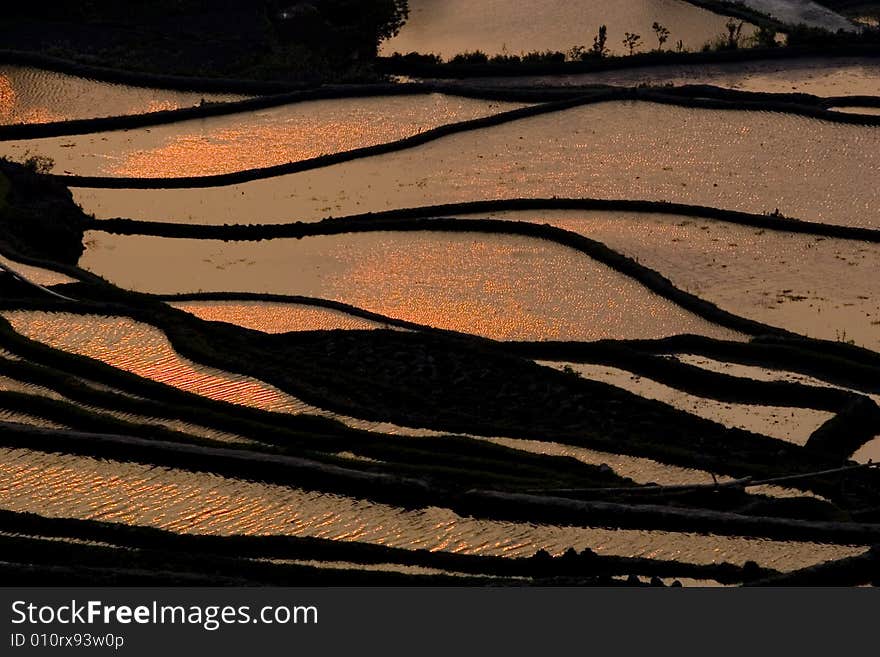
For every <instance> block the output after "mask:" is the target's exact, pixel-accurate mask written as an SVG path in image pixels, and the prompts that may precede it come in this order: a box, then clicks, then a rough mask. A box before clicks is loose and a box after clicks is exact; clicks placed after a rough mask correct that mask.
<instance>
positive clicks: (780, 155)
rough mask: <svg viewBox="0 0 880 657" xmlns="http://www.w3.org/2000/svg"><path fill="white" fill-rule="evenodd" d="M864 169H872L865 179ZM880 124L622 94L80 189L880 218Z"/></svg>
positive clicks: (228, 200) (183, 201)
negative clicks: (286, 169) (291, 167)
mask: <svg viewBox="0 0 880 657" xmlns="http://www.w3.org/2000/svg"><path fill="white" fill-rule="evenodd" d="M853 172H858V175H853ZM877 178H880V128H877V127H863V126H855V125H844V124H836V123H831V122H827V121H819V120H816V119H808V118H804V117H800V116H792V115H786V114H776V113H769V112H743V111H734V110H705V109H690V108H682V107H673V106H668V105H657V104H654V103H646V102H613V103H601V104H598V105H590V106H586V107H580V108H575V109H571V110H567V111H563V112H555V113H552V114H548V115H543V116H538V117H532V118H529V119H524V120H521V121H515V122H512V123H508V124H505V125H501V126H496V127H493V128H487V129H484V130H480V131H479V132H476V133H462V134H457V135H453V136H450V137H446V138H443V139H440V140H437V141H434V142H431V143H429V144H425V145H424V146H420V147H417V148H413V149H409V150H406V151H402V152H397V153H389V154H386V155H381V156H376V157H371V158H367V159H362V160H357V161H352V162H346V163H343V164H339V165H334V166H331V167H327V168H325V169H321V170H316V171H308V172H303V173H299V174H293V175H289V176H283V177H280V178H275V179H270V180H261V181H255V182H251V183H246V184H243V185H233V186H230V187H223V188H212V189H208V190H205V189H196V190H162V191H155V190H148V191H143V190H141V191H134V190H86V189H82V190H76V191H75V198H76V199H77V200H78V201H79V202H80V203H81V204H82V205H83V207H84V208H85V209H86V211H88V212H94V213H95V214H96V215H97V216H98V217H99V218H104V217H131V218H138V219H151V220H158V221H177V222H187V223H206V224H207V223H210V224H223V223H260V222H267V223H272V222H279V221H281V222H284V221H293V220H303V221H312V220H316V219H320V218H323V217H327V216H337V217H338V216H343V215H349V214H359V213H363V212H369V211H382V210H391V209H396V208H410V207H418V206H422V205H433V204H438V203H450V202H460V201H475V200H481V199H498V198H517V197H541V198H549V197H552V196H559V197H592V198H612V199H645V200H658V201H663V200H665V201H675V202H681V203H691V204H697V205H706V206H712V207H720V208H727V209H732V210H743V211H747V212H754V213H774V212H775V211H776V210H777V209H778V210H779V211H780V212H781V213H783V214H785V215H787V216H792V217H797V218H800V219H809V220H814V221H825V222H829V223H837V224H844V225H853V226H874V227H880V215H878V213H877V208H878V207H880V187H878V186H877V185H875V184H874V181H875V180H876V179H877Z"/></svg>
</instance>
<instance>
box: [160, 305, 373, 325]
mask: <svg viewBox="0 0 880 657" xmlns="http://www.w3.org/2000/svg"><path fill="white" fill-rule="evenodd" d="M171 305H172V306H174V307H175V308H178V309H180V310H185V311H186V312H188V313H191V314H193V315H195V316H196V317H198V318H199V319H204V320H206V321H209V322H227V323H229V324H236V325H238V326H242V327H244V328H249V329H253V330H255V331H263V332H264V333H287V332H289V331H332V330H336V329H343V330H348V331H351V330H366V329H375V328H385V327H386V325H385V324H380V323H377V322H372V321H370V320H368V319H362V318H360V317H355V316H353V315H348V314H346V313H342V312H338V311H336V310H328V309H326V308H317V307H314V306H303V305H298V304H292V303H271V302H263V301H186V302H178V303H173V304H171Z"/></svg>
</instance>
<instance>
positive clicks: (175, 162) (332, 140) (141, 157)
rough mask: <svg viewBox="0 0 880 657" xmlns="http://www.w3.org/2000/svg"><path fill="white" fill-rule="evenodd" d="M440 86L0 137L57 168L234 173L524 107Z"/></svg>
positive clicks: (16, 151)
mask: <svg viewBox="0 0 880 657" xmlns="http://www.w3.org/2000/svg"><path fill="white" fill-rule="evenodd" d="M522 106H523V105H522V104H518V103H499V102H495V101H482V100H471V99H467V98H459V97H455V96H444V95H441V94H425V95H417V96H380V97H371V98H344V99H338V100H319V101H312V102H305V103H295V104H292V105H285V106H282V107H274V108H270V109H263V110H256V111H252V112H246V113H242V114H231V115H227V116H219V117H211V118H207V119H196V120H190V121H183V122H180V123H173V124H170V125H159V126H152V127H149V128H138V129H134V130H117V131H112V132H101V133H95V134H88V135H78V136H66V137H53V138H48V139H30V140H22V141H12V142H0V153H3V154H6V155H8V156H10V157H11V158H12V159H17V160H20V159H23V158H24V154H25V153H26V152H30V153H40V154H41V155H46V156H49V157H51V158H52V159H53V160H54V161H55V169H54V171H55V172H56V173H68V174H77V175H83V176H92V175H110V176H126V177H179V176H197V175H210V174H218V173H229V172H231V171H241V170H244V169H254V168H259V167H266V166H272V165H276V164H284V163H286V162H295V161H298V160H305V159H308V158H312V157H317V156H319V155H326V154H328V153H337V152H340V151H347V150H353V149H355V148H362V147H365V146H373V145H376V144H381V143H385V142H389V141H396V140H398V139H402V138H403V137H409V136H411V135H415V134H418V133H420V132H424V131H425V130H430V129H431V128H435V127H437V126H439V125H443V124H446V123H457V122H460V121H467V120H470V119H476V118H480V117H483V116H487V115H491V114H496V113H500V112H504V111H507V110H512V109H516V108H518V107H522Z"/></svg>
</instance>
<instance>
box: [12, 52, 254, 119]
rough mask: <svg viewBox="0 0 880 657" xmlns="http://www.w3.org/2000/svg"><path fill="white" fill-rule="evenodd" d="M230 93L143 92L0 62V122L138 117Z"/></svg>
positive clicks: (223, 99)
mask: <svg viewBox="0 0 880 657" xmlns="http://www.w3.org/2000/svg"><path fill="white" fill-rule="evenodd" d="M242 98H243V96H240V95H236V94H210V93H195V92H186V91H171V90H167V89H147V88H141V87H131V86H127V85H122V84H111V83H108V82H99V81H97V80H88V79H85V78H80V77H75V76H72V75H66V74H64V73H56V72H54V71H46V70H41V69H36V68H31V67H25V66H11V65H8V64H0V124H4V125H5V124H13V123H48V122H51V121H71V120H75V119H92V118H100V117H103V116H121V115H124V114H143V113H146V112H158V111H160V110H173V109H180V108H182V107H194V106H196V105H198V104H199V103H201V102H203V101H204V102H214V103H218V102H229V101H234V100H241V99H242Z"/></svg>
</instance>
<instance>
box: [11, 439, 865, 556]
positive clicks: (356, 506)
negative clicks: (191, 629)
mask: <svg viewBox="0 0 880 657" xmlns="http://www.w3.org/2000/svg"><path fill="white" fill-rule="evenodd" d="M0 507H2V508H5V509H9V510H13V511H19V512H30V513H39V514H41V515H44V516H50V517H73V518H81V519H95V520H103V521H109V522H119V523H124V524H131V525H146V526H152V527H159V528H162V529H167V530H171V531H176V532H185V533H201V534H220V535H229V534H250V535H265V534H283V535H290V536H313V537H319V538H328V539H333V540H340V541H364V542H369V543H376V544H380V545H388V546H391V547H401V548H411V549H415V548H425V549H429V550H434V551H436V550H444V551H449V552H458V553H464V554H486V555H500V556H510V557H514V556H529V555H531V554H534V552H535V551H537V550H539V549H546V550H547V551H548V552H550V553H551V554H561V553H562V552H564V551H565V550H566V549H568V548H569V547H573V548H575V549H576V550H582V549H584V548H587V547H589V548H591V549H593V550H595V551H596V552H598V553H600V554H610V555H621V556H641V557H650V558H657V559H679V560H682V561H687V562H693V563H718V562H724V561H730V562H733V563H739V564H742V563H744V562H745V561H747V560H754V561H757V562H758V563H759V564H762V565H765V566H769V567H775V568H779V569H794V568H800V567H804V566H807V565H811V564H815V563H818V562H821V561H824V560H827V559H838V558H842V557H845V556H850V555H855V554H859V553H861V552H863V551H864V548H863V547H862V548H859V547H847V546H830V545H818V544H813V543H789V542H783V541H772V540H756V539H746V538H740V537H724V536H698V535H695V534H685V533H673V532H657V531H639V530H606V529H595V528H585V527H558V526H553V525H536V524H532V523H514V522H499V521H485V520H475V519H472V518H464V517H461V516H459V515H458V514H456V513H454V512H452V511H450V510H448V509H441V508H436V507H431V508H427V509H421V510H416V511H406V510H403V509H399V508H396V507H393V506H389V505H385V504H377V503H372V502H367V501H365V500H357V499H354V498H350V497H347V496H343V495H335V494H329V493H319V492H312V491H305V490H301V489H297V488H293V487H285V486H277V485H269V484H259V483H252V482H246V481H240V480H235V479H230V478H227V477H220V476H217V475H210V474H199V473H191V472H185V471H181V470H173V469H169V468H162V467H150V466H146V465H140V464H136V463H121V462H115V461H106V460H97V459H93V458H88V457H81V456H72V455H66V454H43V453H39V452H32V451H28V450H24V449H0Z"/></svg>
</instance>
